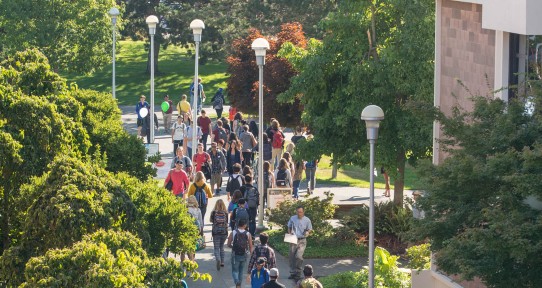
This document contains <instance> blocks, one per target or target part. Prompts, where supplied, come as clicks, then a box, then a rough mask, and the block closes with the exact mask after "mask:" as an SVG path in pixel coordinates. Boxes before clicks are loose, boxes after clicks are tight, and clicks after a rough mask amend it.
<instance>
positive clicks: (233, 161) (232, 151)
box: [226, 141, 243, 176]
mask: <svg viewBox="0 0 542 288" xmlns="http://www.w3.org/2000/svg"><path fill="white" fill-rule="evenodd" d="M238 143H239V142H237V141H232V142H231V143H230V147H229V148H228V150H227V154H226V159H227V162H228V163H227V164H228V167H227V168H228V174H229V175H230V176H231V175H233V173H234V171H233V167H234V166H235V165H239V169H240V168H241V163H242V162H243V155H242V154H241V150H240V149H239V144H238Z"/></svg>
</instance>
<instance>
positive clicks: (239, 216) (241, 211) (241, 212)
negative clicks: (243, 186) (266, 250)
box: [231, 198, 250, 229]
mask: <svg viewBox="0 0 542 288" xmlns="http://www.w3.org/2000/svg"><path fill="white" fill-rule="evenodd" d="M231 220H232V221H233V228H234V229H235V228H237V227H239V223H240V222H241V221H245V222H246V223H247V226H248V222H249V221H250V214H249V212H248V204H247V203H246V200H245V198H241V199H239V200H238V201H237V207H236V208H235V209H233V211H232V213H231Z"/></svg>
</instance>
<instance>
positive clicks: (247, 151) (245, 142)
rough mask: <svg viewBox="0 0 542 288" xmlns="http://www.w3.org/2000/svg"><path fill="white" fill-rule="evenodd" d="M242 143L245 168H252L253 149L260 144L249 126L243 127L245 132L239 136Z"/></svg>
mask: <svg viewBox="0 0 542 288" xmlns="http://www.w3.org/2000/svg"><path fill="white" fill-rule="evenodd" d="M239 140H240V141H241V147H242V150H241V151H242V153H243V165H242V166H243V167H245V166H249V167H250V166H252V149H254V147H256V145H257V144H258V142H257V141H256V138H255V137H254V134H252V133H250V131H249V130H248V125H243V132H241V135H240V136H239Z"/></svg>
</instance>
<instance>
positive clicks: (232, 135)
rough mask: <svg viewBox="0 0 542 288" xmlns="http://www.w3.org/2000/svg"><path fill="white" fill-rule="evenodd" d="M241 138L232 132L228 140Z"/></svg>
mask: <svg viewBox="0 0 542 288" xmlns="http://www.w3.org/2000/svg"><path fill="white" fill-rule="evenodd" d="M237 140H239V138H237V134H235V133H233V132H231V133H230V136H229V137H228V141H237Z"/></svg>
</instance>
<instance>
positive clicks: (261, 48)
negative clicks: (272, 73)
mask: <svg viewBox="0 0 542 288" xmlns="http://www.w3.org/2000/svg"><path fill="white" fill-rule="evenodd" d="M252 49H254V52H255V53H256V64H257V65H258V72H259V73H258V74H259V77H258V82H259V85H258V101H259V102H258V113H259V114H258V115H259V117H258V125H259V126H260V129H258V146H259V153H258V154H259V156H258V191H259V192H260V205H259V206H258V226H257V228H258V230H263V229H264V228H265V226H264V225H263V213H264V211H263V208H264V207H263V206H264V199H263V196H264V189H265V188H264V185H263V183H264V181H263V162H264V161H263V66H264V65H265V52H266V50H267V49H269V42H267V40H265V39H264V38H258V39H256V40H254V42H252Z"/></svg>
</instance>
